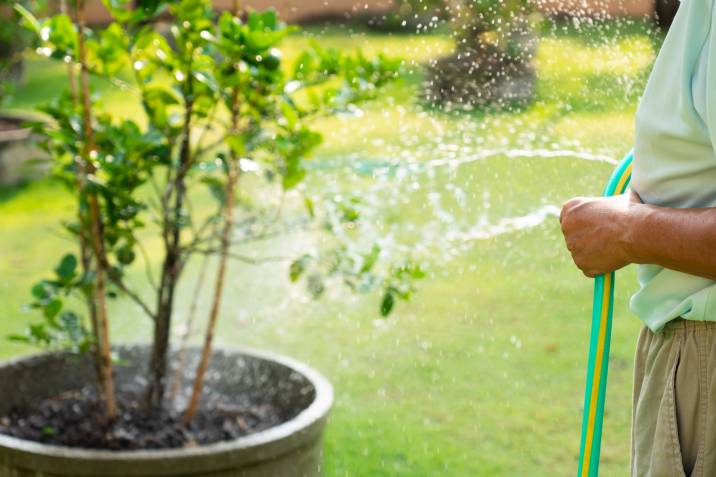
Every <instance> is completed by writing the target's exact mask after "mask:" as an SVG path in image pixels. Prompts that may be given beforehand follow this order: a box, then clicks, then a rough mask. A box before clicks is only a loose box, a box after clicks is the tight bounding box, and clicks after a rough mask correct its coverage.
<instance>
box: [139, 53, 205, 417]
mask: <svg viewBox="0 0 716 477" xmlns="http://www.w3.org/2000/svg"><path fill="white" fill-rule="evenodd" d="M193 89H194V86H193V73H192V65H191V59H189V62H188V65H187V71H186V83H185V86H184V91H183V96H184V127H183V131H182V143H181V148H180V151H179V163H178V164H177V166H176V172H175V173H174V174H173V176H172V177H171V179H170V180H169V181H168V182H167V188H166V191H165V193H164V195H163V198H162V209H163V220H162V229H163V230H162V237H163V239H164V247H165V255H164V263H163V265H162V272H161V278H160V282H159V294H158V305H157V315H156V320H155V322H154V341H153V344H152V356H151V363H150V373H151V376H150V379H149V388H148V390H147V406H148V408H149V411H150V412H152V411H157V410H159V409H161V407H162V404H163V401H164V394H165V390H166V375H167V360H168V354H169V340H170V334H171V320H172V314H173V312H174V294H175V292H176V287H177V283H178V281H179V276H180V275H181V271H182V248H181V229H182V220H183V219H182V215H183V211H184V201H185V198H186V183H185V179H186V174H187V173H188V172H189V169H190V168H191V165H192V161H193V157H192V153H191V134H192V116H193V114H194V91H193ZM170 167H171V166H170ZM172 196H173V198H174V201H173V202H174V203H173V204H171V202H172V200H171V199H172Z"/></svg>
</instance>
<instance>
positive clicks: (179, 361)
mask: <svg viewBox="0 0 716 477" xmlns="http://www.w3.org/2000/svg"><path fill="white" fill-rule="evenodd" d="M208 265H209V255H206V256H205V257H204V259H203V261H202V263H201V269H200V270H199V278H197V280H196V287H195V288H194V295H193V296H192V299H191V305H190V306H189V316H188V317H187V320H186V330H184V333H182V335H181V344H180V345H179V351H178V352H177V358H176V370H175V371H174V379H173V380H172V389H171V391H170V394H169V399H170V400H172V401H173V400H174V399H176V397H177V395H178V394H179V390H180V389H181V385H182V382H183V376H184V366H185V365H186V351H187V348H188V347H189V338H190V337H191V333H192V331H193V329H194V321H196V309H197V308H198V306H199V298H200V297H201V291H202V290H203V289H204V279H205V278H206V269H207V268H208Z"/></svg>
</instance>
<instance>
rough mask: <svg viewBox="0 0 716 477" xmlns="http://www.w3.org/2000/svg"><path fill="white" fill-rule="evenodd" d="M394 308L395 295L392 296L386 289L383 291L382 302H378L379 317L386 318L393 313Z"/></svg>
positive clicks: (391, 292) (389, 290) (390, 291)
mask: <svg viewBox="0 0 716 477" xmlns="http://www.w3.org/2000/svg"><path fill="white" fill-rule="evenodd" d="M394 306H395V295H393V291H392V290H391V289H388V290H386V291H385V295H383V300H382V301H381V302H380V315H381V316H383V317H387V316H388V315H390V313H391V312H392V311H393V307H394Z"/></svg>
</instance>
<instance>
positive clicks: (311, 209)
mask: <svg viewBox="0 0 716 477" xmlns="http://www.w3.org/2000/svg"><path fill="white" fill-rule="evenodd" d="M303 204H304V205H305V206H306V211H308V215H309V216H310V217H311V218H314V217H316V210H315V207H314V205H313V201H312V200H311V199H310V198H308V197H304V198H303Z"/></svg>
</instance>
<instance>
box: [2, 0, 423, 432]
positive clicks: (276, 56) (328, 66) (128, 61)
mask: <svg viewBox="0 0 716 477" xmlns="http://www.w3.org/2000/svg"><path fill="white" fill-rule="evenodd" d="M132 4H137V5H136V6H133V5H132ZM105 5H106V7H107V8H108V9H109V10H110V12H111V14H112V16H113V17H114V22H113V23H111V24H110V25H109V26H107V27H106V28H104V29H101V30H98V31H91V30H89V29H88V28H87V26H86V25H85V21H84V6H83V2H82V1H81V0H77V3H76V5H75V9H74V10H75V19H74V20H73V19H72V18H71V17H70V16H68V15H66V14H60V15H56V16H54V17H51V18H49V19H46V20H42V21H39V20H36V19H35V18H34V17H33V16H32V14H30V12H28V11H27V10H24V9H19V11H21V12H22V13H23V15H24V17H25V18H26V20H27V23H28V24H29V25H31V26H32V29H33V30H34V31H35V32H36V33H37V34H38V37H39V38H40V39H41V41H42V48H41V49H40V51H42V52H44V53H45V54H47V55H48V56H50V57H53V58H57V59H62V60H64V61H68V60H69V61H70V63H73V64H77V65H79V69H80V74H79V84H78V85H75V84H74V81H75V79H74V77H72V76H71V77H70V82H71V83H72V85H71V87H70V91H77V94H74V95H73V94H71V93H70V94H65V95H63V96H62V97H60V98H59V99H57V100H56V101H54V102H53V103H52V104H51V105H48V106H46V107H44V108H43V109H42V111H43V112H45V113H46V114H47V115H48V116H49V117H50V118H51V120H52V123H51V125H50V126H48V125H46V124H38V125H36V130H37V132H38V133H40V134H43V135H44V138H45V140H44V147H45V148H46V149H47V150H48V151H49V152H50V154H51V156H52V159H53V163H54V171H55V173H56V175H57V176H58V177H60V178H61V179H62V180H63V181H64V182H65V183H66V184H67V186H68V187H69V188H70V190H71V191H72V192H73V194H74V195H75V197H76V198H77V218H76V220H75V221H73V222H72V223H69V224H67V225H66V229H67V231H68V232H69V233H70V234H71V235H72V236H73V237H74V238H75V239H76V241H77V244H78V252H77V254H69V255H66V256H65V257H63V258H62V260H61V261H60V263H59V265H58V266H57V267H56V269H55V272H54V276H53V277H52V278H50V279H47V280H42V281H41V282H39V283H38V284H37V285H35V287H34V288H33V290H32V292H33V297H34V302H33V306H34V307H35V308H37V309H39V310H41V311H42V313H43V317H44V319H43V321H41V322H39V323H36V324H33V325H31V326H30V328H29V329H28V332H27V333H26V334H24V335H22V336H16V337H14V338H15V339H18V340H22V341H26V342H31V343H35V344H40V345H44V346H50V347H59V348H68V347H69V348H71V349H73V350H75V351H77V352H89V353H91V354H92V356H93V357H94V360H95V363H96V369H97V376H98V382H99V384H100V385H99V389H100V394H101V396H102V399H103V401H104V403H105V411H106V418H107V419H108V420H109V421H111V420H112V419H114V418H115V416H116V413H117V409H116V405H115V403H114V398H113V392H114V391H113V382H112V377H113V372H112V366H113V363H112V360H111V343H110V337H109V322H110V320H111V313H110V309H109V307H108V306H107V303H108V302H109V301H110V300H113V299H115V298H124V299H128V300H132V301H133V302H134V303H135V304H136V305H137V306H138V307H139V308H141V309H142V310H143V311H144V313H145V314H146V315H147V316H148V318H149V319H151V320H152V322H153V325H154V335H153V340H152V345H151V353H150V361H151V362H150V363H149V364H150V366H149V369H150V375H149V376H148V383H149V384H148V387H147V393H146V404H147V409H148V412H157V411H159V410H160V409H162V408H163V407H165V405H166V402H167V400H166V395H167V393H166V387H167V379H168V378H167V377H168V372H169V369H170V363H169V351H170V339H171V328H172V321H173V319H174V317H175V315H176V295H177V287H178V285H179V283H180V281H181V280H182V279H183V278H185V271H186V267H187V264H188V262H189V261H190V259H191V258H192V257H197V256H208V255H218V257H219V258H218V263H219V265H218V270H217V272H216V277H215V280H214V294H213V300H212V305H211V310H210V315H209V317H208V327H207V331H206V335H205V340H204V348H203V353H202V355H201V360H200V363H199V366H198V369H197V372H196V377H195V382H194V385H193V392H192V397H191V400H190V404H189V406H188V408H187V409H186V412H185V413H184V420H185V422H189V421H191V419H192V417H193V416H194V414H195V412H196V409H197V407H198V404H199V400H200V397H201V394H202V389H203V379H204V374H205V372H206V370H207V367H208V364H209V359H210V357H211V350H212V347H213V341H214V340H213V337H214V333H215V326H216V323H217V321H218V319H219V316H220V314H221V302H222V296H223V289H224V282H225V276H226V274H227V267H228V262H229V260H230V259H233V260H237V261H239V262H242V263H245V264H248V265H251V264H256V263H260V262H262V261H264V260H273V259H276V257H257V256H251V255H243V254H241V253H239V252H237V251H236V247H237V246H240V245H242V244H246V243H256V242H259V241H262V240H268V239H270V238H273V237H275V236H277V235H280V234H281V233H283V232H285V231H287V230H292V229H296V228H302V229H309V228H312V227H314V224H315V226H316V227H318V228H320V229H324V230H325V229H328V230H329V231H332V232H337V231H338V229H345V230H354V229H355V228H356V226H357V225H358V224H359V220H358V219H359V214H358V213H357V211H356V209H355V208H354V207H352V206H351V203H346V202H344V201H341V200H338V201H333V202H327V203H326V207H321V204H320V203H315V201H314V200H312V199H311V198H310V197H308V196H306V197H305V198H304V200H303V203H304V204H305V208H306V213H305V217H303V219H302V220H300V221H292V222H287V221H285V220H283V219H282V215H281V213H280V211H281V203H282V202H283V199H281V200H277V201H266V202H265V203H261V201H259V200H258V198H257V200H253V201H252V200H250V198H251V194H252V193H253V192H254V191H256V187H257V186H256V181H259V183H260V184H261V186H260V187H262V188H264V189H266V190H269V191H270V192H271V195H273V196H274V197H284V196H285V195H286V194H289V193H291V194H292V195H293V196H297V195H300V193H299V192H298V190H297V189H298V188H297V186H298V185H299V184H300V183H301V182H302V180H303V179H304V177H305V175H306V169H305V167H304V162H305V160H306V158H307V157H308V156H309V154H310V153H311V151H313V150H314V149H315V147H316V146H317V145H319V144H320V142H321V136H320V135H319V134H318V133H316V132H315V131H313V130H311V129H310V128H309V126H308V123H307V121H308V120H309V119H310V118H311V117H314V116H317V115H326V114H333V113H335V112H336V111H339V110H341V109H343V108H345V107H346V106H347V105H348V104H350V103H354V102H357V101H361V100H365V99H368V98H371V97H372V96H373V95H374V92H375V91H376V89H377V88H379V87H380V86H382V85H383V84H385V83H387V82H389V81H392V80H393V79H394V78H396V76H397V75H398V70H399V66H400V62H399V61H396V60H391V59H388V58H386V57H383V56H378V57H375V58H371V59H368V58H365V57H364V56H363V55H361V54H360V53H358V54H355V55H353V56H345V55H343V54H340V53H339V52H338V51H335V50H325V49H322V48H320V47H318V46H314V47H313V48H312V49H311V50H309V51H307V52H305V53H304V54H302V55H301V56H300V57H299V59H298V61H297V62H296V65H295V67H294V68H293V69H292V70H291V71H288V69H287V68H285V67H284V65H283V62H282V58H281V52H280V50H279V49H278V45H279V44H280V42H281V40H282V39H283V38H284V37H285V36H286V35H287V34H288V33H289V32H291V31H292V30H293V29H292V28H289V27H287V26H286V25H284V24H283V23H281V22H280V21H279V20H278V18H277V16H276V13H275V12H273V11H270V10H269V11H266V12H262V13H259V12H251V13H249V14H248V18H247V20H246V21H242V20H241V19H240V18H239V15H238V13H239V5H238V3H235V4H234V11H233V12H225V13H223V14H221V15H218V16H217V15H216V14H215V12H214V11H213V9H212V7H211V2H210V1H208V0H181V1H176V2H165V1H156V0H152V1H140V2H129V1H125V0H106V1H105ZM160 15H162V16H168V17H169V18H170V19H171V25H170V29H169V35H168V36H164V35H162V34H160V33H159V32H158V31H157V30H156V29H155V28H154V27H153V21H154V20H155V19H156V18H157V17H159V16H160ZM125 72H129V73H128V76H127V75H126V74H125ZM91 74H94V75H99V76H103V77H106V78H109V79H111V80H112V81H115V82H118V81H121V82H122V83H125V82H126V83H127V84H126V85H125V86H124V87H126V88H131V89H132V90H133V91H135V92H136V93H137V94H138V95H139V97H140V100H141V103H142V106H143V111H144V116H145V117H144V118H142V119H143V120H142V121H137V120H135V119H118V118H114V117H112V116H110V115H109V114H107V113H104V112H101V110H99V108H98V107H97V105H96V104H95V103H93V101H92V95H91V91H90V86H89V81H88V76H89V75H91ZM123 75H124V77H125V78H127V77H128V78H131V79H129V80H125V79H120V78H123ZM249 176H250V180H251V184H252V185H251V186H249V185H248V184H246V185H245V186H244V187H243V188H242V185H243V184H245V183H246V181H247V180H248V179H249ZM199 188H208V190H209V191H210V192H211V194H212V196H213V198H214V199H215V204H214V206H213V207H212V208H211V210H209V211H207V208H196V207H192V206H191V203H192V200H193V199H192V197H194V196H196V195H197V193H198V192H197V189H199ZM272 209H273V210H272ZM321 219H323V220H321ZM321 222H322V223H321ZM326 224H327V225H326ZM334 235H336V238H335V239H334V240H332V243H333V244H334V246H333V247H332V248H330V249H329V250H325V251H324V253H322V254H321V255H309V254H306V255H302V256H300V257H299V258H297V259H296V260H294V261H292V262H291V263H290V265H289V264H287V265H289V266H288V268H289V270H288V273H289V274H290V278H291V280H292V281H298V280H299V279H300V278H301V277H302V276H303V275H305V274H306V273H308V272H309V271H311V273H310V274H309V280H308V282H309V288H310V289H311V290H312V291H313V292H314V294H316V295H320V292H321V291H322V289H323V287H324V284H323V281H322V279H319V278H317V277H324V278H325V277H330V276H333V277H339V278H340V279H341V280H343V282H344V283H346V284H348V285H349V286H350V287H351V288H354V289H355V290H358V291H361V292H366V291H370V290H374V289H376V288H377V289H380V290H382V293H383V299H382V302H381V312H382V313H383V314H384V315H387V314H389V313H390V312H391V310H392V308H393V305H394V302H395V300H396V299H408V298H409V297H410V294H411V292H412V282H413V281H414V280H415V279H419V278H422V276H423V273H422V271H421V270H420V268H419V267H418V266H416V265H414V264H412V263H410V262H409V261H403V262H401V263H398V264H392V265H391V264H388V265H384V266H382V267H381V266H378V265H377V263H378V259H379V258H380V256H381V250H380V248H378V247H377V246H372V247H371V246H369V247H368V248H367V249H366V250H365V252H363V253H359V254H356V253H354V252H353V251H350V252H349V247H348V244H347V243H346V242H345V239H341V238H339V237H338V235H340V236H345V234H343V233H341V234H334ZM143 236H158V238H159V239H160V243H161V246H160V248H159V252H160V253H159V257H160V258H159V260H158V262H159V263H158V265H159V266H158V274H155V270H154V269H153V265H154V264H153V263H152V261H151V260H149V259H148V258H147V255H148V254H147V253H146V251H145V248H144V246H143V240H142V237H143ZM140 255H143V256H144V257H145V259H144V260H143V261H144V265H145V266H146V267H148V270H147V274H148V276H149V277H150V278H149V280H148V281H149V283H150V288H152V290H153V292H154V294H153V296H149V297H148V296H147V294H145V293H140V292H139V291H137V289H135V288H134V287H133V286H132V284H131V283H129V282H128V280H127V274H128V271H129V270H130V269H131V268H132V267H133V266H135V265H136V264H137V262H139V260H137V257H138V256H140ZM72 297H79V298H81V302H82V303H84V310H83V311H82V310H80V309H77V307H76V306H75V301H73V299H72Z"/></svg>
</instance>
